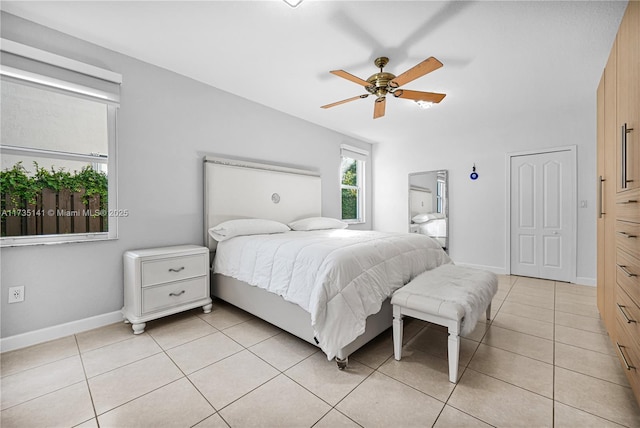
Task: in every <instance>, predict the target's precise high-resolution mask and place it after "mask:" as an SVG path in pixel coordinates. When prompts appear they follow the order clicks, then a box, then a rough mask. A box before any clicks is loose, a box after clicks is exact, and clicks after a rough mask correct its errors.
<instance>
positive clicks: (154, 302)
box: [122, 245, 212, 334]
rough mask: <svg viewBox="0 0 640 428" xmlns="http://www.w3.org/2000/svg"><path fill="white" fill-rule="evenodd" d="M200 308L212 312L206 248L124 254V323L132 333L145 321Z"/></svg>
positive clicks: (188, 246) (155, 250)
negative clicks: (126, 323)
mask: <svg viewBox="0 0 640 428" xmlns="http://www.w3.org/2000/svg"><path fill="white" fill-rule="evenodd" d="M198 306H202V309H203V310H204V313H205V314H207V313H209V312H211V307H212V305H211V297H210V291H209V249H208V248H206V247H200V246H197V245H181V246H176V247H164V248H149V249H146V250H134V251H127V252H126V253H124V307H123V308H122V315H123V316H124V318H125V322H130V323H131V324H132V328H133V332H134V334H140V333H142V332H144V328H145V325H146V324H145V323H146V322H147V321H150V320H153V319H156V318H161V317H164V316H167V315H171V314H175V313H176V312H181V311H185V310H187V309H192V308H195V307H198Z"/></svg>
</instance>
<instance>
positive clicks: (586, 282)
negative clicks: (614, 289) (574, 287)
mask: <svg viewBox="0 0 640 428" xmlns="http://www.w3.org/2000/svg"><path fill="white" fill-rule="evenodd" d="M576 284H580V285H588V286H591V287H595V286H596V285H597V282H596V279H595V278H584V277H580V276H578V277H576Z"/></svg>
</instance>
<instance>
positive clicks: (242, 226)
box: [209, 218, 291, 241]
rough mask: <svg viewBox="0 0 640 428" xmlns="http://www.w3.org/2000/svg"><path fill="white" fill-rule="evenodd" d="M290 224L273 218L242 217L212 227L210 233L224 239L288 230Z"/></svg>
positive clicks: (213, 236)
mask: <svg viewBox="0 0 640 428" xmlns="http://www.w3.org/2000/svg"><path fill="white" fill-rule="evenodd" d="M289 230H291V229H289V226H287V225H286V224H282V223H279V222H277V221H273V220H265V219H261V218H241V219H237V220H228V221H225V222H222V223H220V224H218V225H216V226H214V227H212V228H211V229H209V235H211V237H212V238H213V239H215V240H216V241H224V240H227V239H230V238H233V237H234V236H242V235H261V234H268V233H282V232H287V231H289Z"/></svg>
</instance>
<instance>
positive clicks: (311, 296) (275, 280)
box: [214, 230, 451, 359]
mask: <svg viewBox="0 0 640 428" xmlns="http://www.w3.org/2000/svg"><path fill="white" fill-rule="evenodd" d="M450 262H451V260H450V259H449V257H448V256H447V254H446V253H445V252H444V251H443V250H442V248H441V247H440V245H438V243H437V242H435V241H434V240H432V239H431V238H429V237H427V236H424V235H419V234H415V233H414V234H389V233H382V232H373V231H355V230H322V231H312V232H286V233H277V234H273V235H253V236H238V237H235V238H232V239H229V240H227V241H223V242H219V243H218V249H217V251H216V256H215V260H214V272H216V273H220V274H223V275H227V276H231V277H233V278H236V279H239V280H241V281H244V282H247V283H249V284H251V285H255V286H258V287H260V288H264V289H266V290H269V291H271V292H273V293H276V294H279V295H280V296H282V297H283V298H284V299H285V300H288V301H290V302H293V303H296V304H298V305H299V306H301V307H302V308H303V309H304V310H306V311H307V312H309V313H310V314H311V323H312V326H313V329H314V333H315V335H316V339H317V340H318V341H319V346H320V347H321V349H322V350H323V351H324V352H325V353H326V354H327V358H329V359H331V358H333V357H335V355H336V353H337V352H338V350H339V349H340V348H342V347H344V346H346V345H348V344H349V343H350V342H352V341H353V340H354V339H355V338H356V337H358V336H359V335H361V334H362V333H364V329H365V323H366V318H367V316H369V315H371V314H374V313H376V312H378V311H379V310H380V307H381V305H382V302H383V301H384V300H385V299H386V298H387V297H389V296H391V294H393V292H394V291H395V290H396V289H398V288H399V287H401V286H403V285H404V284H406V283H407V282H409V281H411V280H412V279H413V278H414V277H416V276H417V275H418V274H420V273H422V272H424V271H426V270H429V269H433V268H435V267H437V266H439V265H441V264H444V263H450Z"/></svg>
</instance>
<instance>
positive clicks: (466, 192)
mask: <svg viewBox="0 0 640 428" xmlns="http://www.w3.org/2000/svg"><path fill="white" fill-rule="evenodd" d="M596 86H597V81H596V82H595V83H594V86H593V88H592V90H588V91H585V93H584V94H583V96H582V97H579V98H574V99H563V100H562V103H557V104H554V103H553V102H550V103H547V104H545V105H544V106H540V107H539V108H537V109H531V110H529V111H528V112H526V113H523V112H522V111H520V112H517V111H514V109H512V108H511V107H512V106H502V107H500V106H498V107H495V106H494V108H495V109H496V110H497V111H496V112H495V114H492V115H486V114H482V113H481V110H482V109H481V108H479V109H478V111H477V112H466V113H465V112H460V114H459V115H450V114H449V115H447V114H446V112H445V111H438V108H440V107H443V108H446V107H445V106H444V104H443V105H442V106H437V107H434V108H432V109H430V110H427V111H426V112H425V121H424V127H425V132H424V135H425V136H426V137H425V140H424V141H416V142H414V143H413V144H411V145H407V146H406V147H398V145H397V144H379V145H376V146H375V148H374V169H375V172H376V174H375V176H374V213H375V218H374V225H373V226H374V228H375V229H380V230H388V231H399V232H400V231H405V230H406V228H407V224H406V219H407V216H408V214H407V202H406V201H407V190H406V189H407V174H408V173H412V172H418V171H428V170H434V169H448V170H449V218H450V225H449V230H450V241H449V242H450V244H449V247H450V255H451V257H452V258H453V260H454V261H455V262H458V263H462V264H469V265H477V266H483V267H486V268H490V269H492V270H494V271H496V272H504V271H505V268H506V257H507V254H505V247H506V239H507V236H508V235H507V231H506V212H507V207H506V179H507V174H508V170H507V168H506V156H507V153H511V152H518V151H525V150H535V149H544V148H549V147H560V146H568V145H576V146H577V158H578V160H577V164H578V165H577V175H578V176H577V195H578V201H580V200H585V201H587V207H586V208H578V209H577V213H578V219H577V231H578V234H577V236H578V248H577V265H576V268H577V269H576V270H577V277H578V282H579V283H583V284H590V285H593V284H595V276H596V266H595V265H596V263H595V261H596V213H595V207H596V201H595V197H596V193H595V189H596V185H595V184H596V183H595V167H596V123H595V117H596V107H595V106H596V94H595V92H596ZM474 163H475V164H476V167H477V172H478V174H479V178H478V180H476V181H472V180H470V179H469V174H470V173H471V168H472V166H473V164H474ZM388 207H394V208H393V209H389V208H388Z"/></svg>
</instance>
